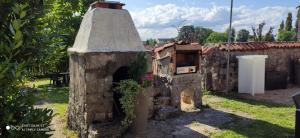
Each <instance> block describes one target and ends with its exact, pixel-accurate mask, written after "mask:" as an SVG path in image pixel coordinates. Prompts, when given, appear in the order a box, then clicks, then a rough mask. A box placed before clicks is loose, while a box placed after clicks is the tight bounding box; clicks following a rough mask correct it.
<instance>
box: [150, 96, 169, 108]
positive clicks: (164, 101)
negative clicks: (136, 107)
mask: <svg viewBox="0 0 300 138" xmlns="http://www.w3.org/2000/svg"><path fill="white" fill-rule="evenodd" d="M170 102H171V98H170V97H156V98H154V105H163V106H167V105H170Z"/></svg>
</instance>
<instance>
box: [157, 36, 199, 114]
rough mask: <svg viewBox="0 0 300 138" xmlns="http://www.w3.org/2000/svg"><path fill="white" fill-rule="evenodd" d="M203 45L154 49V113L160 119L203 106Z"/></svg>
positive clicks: (167, 46)
mask: <svg viewBox="0 0 300 138" xmlns="http://www.w3.org/2000/svg"><path fill="white" fill-rule="evenodd" d="M201 48H202V47H201V46H200V45H199V44H186V43H184V42H182V41H179V42H174V43H169V44H166V45H164V46H161V47H158V48H156V49H155V50H154V52H155V56H154V57H155V59H154V60H153V75H154V79H155V86H156V89H157V92H156V95H155V96H154V97H155V98H154V103H153V104H154V110H156V111H157V115H158V119H165V118H167V117H168V116H169V114H170V115H172V114H174V112H177V111H178V110H179V111H180V110H181V111H186V109H188V110H189V109H193V108H196V107H200V106H201V105H202V100H201V76H200V69H199V68H200V63H201Z"/></svg>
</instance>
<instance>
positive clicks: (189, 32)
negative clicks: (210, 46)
mask: <svg viewBox="0 0 300 138" xmlns="http://www.w3.org/2000/svg"><path fill="white" fill-rule="evenodd" d="M194 34H195V28H194V26H193V25H186V26H183V27H181V28H180V31H179V33H178V39H179V40H183V41H186V42H188V43H191V42H193V41H194Z"/></svg>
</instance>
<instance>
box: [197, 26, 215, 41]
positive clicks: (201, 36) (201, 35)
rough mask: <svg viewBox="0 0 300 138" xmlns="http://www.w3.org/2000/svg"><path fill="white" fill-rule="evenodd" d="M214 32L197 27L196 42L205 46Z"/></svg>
mask: <svg viewBox="0 0 300 138" xmlns="http://www.w3.org/2000/svg"><path fill="white" fill-rule="evenodd" d="M212 32H213V30H212V29H209V28H204V27H195V34H194V41H197V42H198V43H199V44H204V43H205V40H206V39H207V38H208V37H209V35H210V34H211V33H212Z"/></svg>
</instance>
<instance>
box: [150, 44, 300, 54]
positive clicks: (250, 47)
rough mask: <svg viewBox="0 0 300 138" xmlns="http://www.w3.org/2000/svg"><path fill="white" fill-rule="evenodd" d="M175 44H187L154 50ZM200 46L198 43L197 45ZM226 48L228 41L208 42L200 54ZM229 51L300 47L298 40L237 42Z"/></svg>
mask: <svg viewBox="0 0 300 138" xmlns="http://www.w3.org/2000/svg"><path fill="white" fill-rule="evenodd" d="M176 45H183V46H184V45H188V43H185V42H184V41H178V42H172V43H168V44H165V45H163V46H160V47H156V48H155V49H154V52H159V51H162V50H163V49H166V48H168V47H172V46H176ZM190 45H199V44H197V43H191V44H190ZM199 46H200V45H199ZM227 48H228V43H219V44H208V45H205V46H202V54H204V55H206V54H210V53H211V52H212V51H214V50H221V51H225V50H227ZM229 48H230V51H252V50H264V49H271V48H276V49H281V48H300V42H237V43H232V44H231V45H230V47H229Z"/></svg>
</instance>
